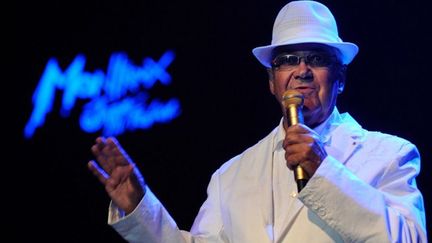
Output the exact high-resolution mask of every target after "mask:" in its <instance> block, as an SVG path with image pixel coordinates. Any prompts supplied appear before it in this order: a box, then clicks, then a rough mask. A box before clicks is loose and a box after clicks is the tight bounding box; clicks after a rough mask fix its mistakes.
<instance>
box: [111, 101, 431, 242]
mask: <svg viewBox="0 0 432 243" xmlns="http://www.w3.org/2000/svg"><path fill="white" fill-rule="evenodd" d="M315 131H316V132H317V133H318V134H319V135H320V137H321V140H322V142H323V144H324V147H325V150H326V152H327V153H328V156H327V157H326V158H325V159H324V160H323V162H322V163H321V165H320V167H319V168H318V170H317V171H316V172H315V174H314V176H313V177H312V178H311V179H310V180H309V182H308V184H307V185H306V187H305V188H304V189H303V190H302V191H301V192H300V193H299V194H297V187H296V183H295V181H294V175H293V172H292V171H290V170H289V169H288V168H287V167H286V162H285V158H284V154H285V151H284V150H283V148H282V141H283V139H284V137H285V131H284V129H283V126H282V122H281V123H280V124H279V126H278V127H277V128H276V129H275V130H274V131H273V132H271V133H270V134H269V135H268V136H267V137H265V138H264V139H262V140H261V141H259V142H258V143H257V144H256V145H254V146H252V147H251V148H249V149H247V150H246V151H244V152H243V153H242V154H240V155H238V156H236V157H234V158H232V159H231V160H229V161H228V162H226V163H225V164H224V165H222V166H221V168H219V169H218V170H217V171H216V172H215V173H214V174H213V176H212V178H211V181H210V183H209V186H208V190H207V193H208V198H207V200H206V201H205V202H204V204H203V205H202V207H201V209H200V211H199V213H198V215H197V217H196V219H195V222H194V224H193V226H192V229H191V230H190V232H187V231H182V230H179V229H178V228H177V226H176V224H175V222H174V220H173V219H172V218H171V217H170V215H169V214H168V212H167V211H166V210H165V209H164V208H163V206H162V204H161V203H160V202H159V200H158V199H157V198H156V197H155V195H154V194H153V193H152V192H151V191H150V189H149V188H147V189H148V190H147V193H146V195H145V196H144V198H143V200H142V201H141V202H140V204H139V205H138V207H137V208H136V209H135V210H134V212H132V213H131V214H129V215H128V216H125V217H124V216H123V215H121V212H120V211H119V210H117V209H116V207H115V205H111V207H110V213H109V220H108V223H109V224H110V225H112V226H113V227H114V229H116V230H117V232H119V234H121V235H122V236H123V237H124V238H125V239H126V240H128V241H130V242H175V243H178V242H240V243H243V242H245V243H254V242H256V243H266V242H283V243H286V242H312V243H313V242H427V238H426V229H425V225H426V223H425V212H424V206H423V198H422V195H421V193H420V191H419V190H418V189H417V187H416V184H415V177H416V176H417V174H418V172H419V169H420V168H419V167H420V158H419V154H418V151H417V149H416V147H415V146H414V145H413V144H411V143H410V142H408V141H406V140H403V139H401V138H398V137H395V136H391V135H386V134H382V133H378V132H369V131H366V130H364V129H362V128H361V127H360V125H358V123H357V122H355V121H354V119H353V118H352V117H351V116H349V115H348V114H346V113H345V114H342V115H341V114H339V112H338V111H337V109H335V110H334V111H333V113H332V115H331V116H330V117H329V118H328V119H327V120H326V121H325V122H324V123H323V124H321V125H320V126H319V127H317V128H316V129H315Z"/></svg>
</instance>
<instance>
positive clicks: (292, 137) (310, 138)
mask: <svg viewBox="0 0 432 243" xmlns="http://www.w3.org/2000/svg"><path fill="white" fill-rule="evenodd" d="M315 140H319V138H318V137H316V136H315V135H314V134H309V133H307V134H298V133H294V134H287V135H286V136H285V139H284V141H283V143H282V147H283V148H284V149H285V150H286V148H287V147H288V146H292V145H295V144H303V143H305V144H311V143H313V142H314V141H315Z"/></svg>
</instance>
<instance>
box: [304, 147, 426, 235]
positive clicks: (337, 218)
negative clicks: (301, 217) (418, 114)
mask: <svg viewBox="0 0 432 243" xmlns="http://www.w3.org/2000/svg"><path fill="white" fill-rule="evenodd" d="M389 161H390V164H388V163H387V165H386V166H382V167H381V166H380V165H377V166H376V167H378V168H375V167H368V168H363V169H367V170H370V171H371V172H370V173H372V174H374V175H375V176H374V177H373V179H371V181H367V182H366V181H364V180H362V179H360V178H359V177H358V176H356V175H355V174H354V173H352V172H351V171H350V170H349V169H348V168H347V167H345V165H343V164H342V163H341V162H340V161H337V160H336V159H335V158H333V157H331V156H328V157H327V158H326V159H325V160H324V161H323V162H322V164H321V165H320V167H319V168H318V170H317V171H316V172H315V174H314V176H313V177H312V178H311V179H310V181H309V182H308V184H307V185H306V187H305V188H304V189H303V190H302V191H301V193H299V199H300V200H301V201H302V202H303V203H304V204H305V205H306V207H308V208H309V209H310V210H312V211H313V212H315V213H316V214H317V215H318V216H319V217H320V218H321V219H323V220H324V221H325V222H326V223H327V224H328V225H329V226H330V227H332V228H333V229H335V230H336V231H337V232H339V234H340V235H341V236H342V237H343V238H344V241H345V242H398V243H401V242H427V236H426V222H425V211H424V205H423V198H422V195H421V192H420V191H419V190H418V188H417V186H416V182H415V177H416V176H417V175H418V173H419V170H420V155H419V153H418V150H417V148H416V147H415V146H414V145H413V144H411V143H406V144H404V145H403V146H402V147H400V149H399V151H398V153H396V154H395V155H393V156H390V158H389ZM379 167H381V168H379ZM377 171H379V173H378V172H377Z"/></svg>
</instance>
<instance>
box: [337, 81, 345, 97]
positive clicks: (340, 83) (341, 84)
mask: <svg viewBox="0 0 432 243" xmlns="http://www.w3.org/2000/svg"><path fill="white" fill-rule="evenodd" d="M344 88H345V79H339V80H338V94H341V93H342V92H343V91H344Z"/></svg>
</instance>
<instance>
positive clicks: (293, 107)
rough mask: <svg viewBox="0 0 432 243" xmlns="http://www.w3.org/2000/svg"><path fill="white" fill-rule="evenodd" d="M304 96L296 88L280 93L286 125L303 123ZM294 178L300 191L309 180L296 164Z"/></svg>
mask: <svg viewBox="0 0 432 243" xmlns="http://www.w3.org/2000/svg"><path fill="white" fill-rule="evenodd" d="M303 102H304V96H303V94H302V93H300V92H299V91H297V90H294V89H289V90H287V91H285V93H283V95H282V103H283V106H284V108H285V111H286V119H287V123H288V126H289V127H290V126H293V125H296V124H299V123H303V114H302V111H301V110H302V107H303ZM294 179H295V181H296V182H297V191H298V192H300V191H301V190H302V189H303V187H305V186H306V183H307V182H308V180H309V175H308V174H307V172H306V171H305V170H304V169H303V168H302V167H301V166H300V165H297V166H296V168H295V169H294Z"/></svg>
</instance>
